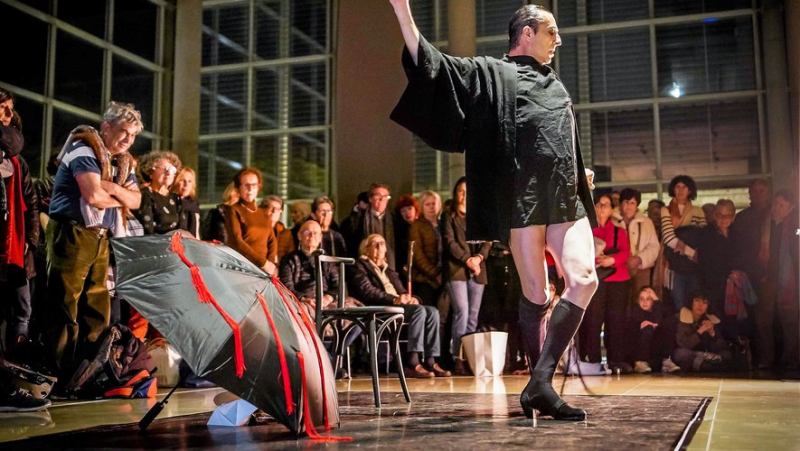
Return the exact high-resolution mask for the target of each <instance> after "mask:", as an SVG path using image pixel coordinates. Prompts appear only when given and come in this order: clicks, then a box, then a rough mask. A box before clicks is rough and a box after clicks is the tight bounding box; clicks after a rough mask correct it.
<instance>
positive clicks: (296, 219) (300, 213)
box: [289, 200, 311, 247]
mask: <svg viewBox="0 0 800 451" xmlns="http://www.w3.org/2000/svg"><path fill="white" fill-rule="evenodd" d="M289 211H290V212H291V216H292V224H293V225H292V238H294V246H295V247H298V245H299V244H300V241H299V240H300V237H298V236H297V232H298V231H299V230H300V226H301V225H303V223H304V222H306V221H308V220H309V219H311V204H309V203H308V202H306V201H302V200H300V201H297V202H295V203H293V204H292V205H290V206H289Z"/></svg>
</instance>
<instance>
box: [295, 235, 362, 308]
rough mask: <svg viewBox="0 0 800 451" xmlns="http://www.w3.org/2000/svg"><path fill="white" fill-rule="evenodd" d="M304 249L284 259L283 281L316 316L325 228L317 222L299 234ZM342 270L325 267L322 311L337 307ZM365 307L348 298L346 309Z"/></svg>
mask: <svg viewBox="0 0 800 451" xmlns="http://www.w3.org/2000/svg"><path fill="white" fill-rule="evenodd" d="M298 236H299V237H300V246H299V247H298V249H297V250H296V251H294V252H291V253H289V254H288V255H286V257H283V260H281V266H280V279H281V282H283V284H284V285H286V288H288V289H289V291H291V292H292V293H294V295H295V297H297V299H298V300H299V301H300V303H301V304H302V305H303V306H304V307H305V308H306V311H307V312H308V314H309V316H311V318H314V317H315V316H316V305H317V298H316V296H317V284H316V270H315V268H314V256H313V254H314V252H315V251H316V250H317V249H319V248H320V244H321V243H322V228H321V227H320V226H319V224H318V223H317V222H316V221H306V222H304V223H303V224H302V225H301V226H300V230H299V233H298ZM339 283H340V281H339V270H338V269H337V267H336V265H331V264H324V265H322V291H323V293H324V294H323V295H322V308H323V309H325V308H336V307H337V303H336V295H337V293H338V290H339ZM363 305H364V304H362V303H361V302H359V301H358V300H356V299H354V298H351V297H347V298H346V299H345V302H344V306H345V307H361V306H363Z"/></svg>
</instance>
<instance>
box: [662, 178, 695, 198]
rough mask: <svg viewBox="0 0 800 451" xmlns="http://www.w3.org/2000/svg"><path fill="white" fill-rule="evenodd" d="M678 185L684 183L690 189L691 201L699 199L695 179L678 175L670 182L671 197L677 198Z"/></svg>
mask: <svg viewBox="0 0 800 451" xmlns="http://www.w3.org/2000/svg"><path fill="white" fill-rule="evenodd" d="M678 183H683V184H684V185H686V186H687V187H688V188H689V191H690V192H689V200H695V199H697V184H696V183H695V182H694V179H693V178H691V177H689V176H688V175H676V176H675V177H674V178H673V179H672V181H671V182H669V189H668V190H667V192H668V193H669V197H675V185H677V184H678Z"/></svg>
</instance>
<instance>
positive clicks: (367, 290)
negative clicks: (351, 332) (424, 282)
mask: <svg viewBox="0 0 800 451" xmlns="http://www.w3.org/2000/svg"><path fill="white" fill-rule="evenodd" d="M359 254H360V255H361V257H360V258H359V259H358V261H356V265H355V275H354V277H353V286H352V288H353V294H355V295H356V296H357V297H358V298H359V299H361V300H362V301H364V303H365V304H367V305H386V306H397V307H401V308H402V309H403V310H404V314H405V322H406V324H407V325H408V342H407V344H406V350H407V352H408V357H407V358H406V361H405V364H406V368H405V370H404V371H405V375H406V376H407V377H421V378H426V377H434V376H438V377H449V376H450V375H451V373H450V372H449V371H445V370H443V369H442V368H441V367H440V366H439V365H438V364H437V363H436V360H435V359H436V357H439V352H440V348H439V346H440V343H439V311H438V310H437V309H436V307H433V306H429V305H420V302H419V298H416V297H414V296H411V295H410V294H408V292H407V291H406V289H405V288H404V287H403V283H402V282H401V281H400V277H399V276H398V275H397V272H396V271H395V270H393V269H392V268H389V266H388V264H387V263H386V240H385V239H384V238H383V237H382V236H380V235H378V234H377V233H373V234H372V235H370V236H368V237H367V238H366V239H365V240H364V241H363V242H362V243H361V246H360V249H359ZM423 353H424V355H425V360H424V361H425V364H424V365H423V364H422V363H421V358H420V357H421V354H423Z"/></svg>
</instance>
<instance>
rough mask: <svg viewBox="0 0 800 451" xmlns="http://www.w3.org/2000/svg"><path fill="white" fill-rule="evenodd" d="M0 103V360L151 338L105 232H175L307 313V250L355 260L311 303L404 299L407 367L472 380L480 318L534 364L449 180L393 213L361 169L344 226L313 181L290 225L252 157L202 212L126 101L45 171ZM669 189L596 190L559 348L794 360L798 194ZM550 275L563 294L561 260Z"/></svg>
mask: <svg viewBox="0 0 800 451" xmlns="http://www.w3.org/2000/svg"><path fill="white" fill-rule="evenodd" d="M0 107H3V108H0V122H1V124H0V132H2V135H0V138H1V139H0V147H1V148H2V152H3V153H2V164H1V165H0V172H1V173H2V177H3V183H1V184H0V188H2V191H0V195H2V196H1V197H0V200H2V202H0V234H2V240H0V258H2V261H0V293H2V307H3V308H2V318H0V319H2V321H4V322H5V334H4V336H3V337H2V338H3V350H4V355H5V357H4V358H5V359H7V360H14V359H20V360H21V359H22V357H21V356H20V354H21V351H19V350H20V349H31V348H30V347H29V346H27V347H26V346H23V345H24V344H25V343H26V342H30V341H33V342H41V343H42V347H41V349H42V360H41V361H42V362H43V365H42V366H41V367H40V368H43V369H46V371H47V372H49V373H51V374H52V375H55V376H57V377H59V380H60V381H63V380H68V379H69V378H70V376H71V374H72V372H74V371H75V367H76V364H77V362H79V361H80V359H81V358H83V357H84V353H85V352H87V349H89V348H90V347H91V346H90V345H91V344H92V343H94V342H95V341H97V339H98V337H99V336H100V334H101V333H102V332H103V331H104V330H105V329H106V328H108V327H109V326H110V325H111V324H114V323H117V322H122V323H123V324H128V325H129V326H131V328H132V329H133V330H134V331H135V335H136V336H137V337H139V338H140V339H142V340H148V339H152V338H153V337H154V336H156V335H157V331H154V330H148V327H147V323H146V319H144V318H142V317H141V315H139V314H138V313H137V312H136V311H135V310H134V309H132V308H130V307H129V306H127V305H125V303H124V300H121V299H118V298H117V297H116V296H115V295H114V291H113V275H114V262H113V252H111V251H110V246H109V238H110V237H120V236H134V235H143V234H144V235H148V234H172V233H176V231H178V233H182V234H184V235H185V236H187V237H194V238H198V239H203V240H209V241H217V242H220V243H224V244H226V245H228V246H229V247H231V248H232V249H234V250H236V251H237V252H239V253H240V254H241V255H242V256H243V257H244V258H246V259H247V260H249V261H251V262H252V263H253V264H255V265H256V266H258V267H259V268H261V269H262V270H263V271H264V272H266V273H268V274H270V275H275V276H277V277H279V278H280V279H281V281H282V282H283V283H284V284H285V285H286V286H287V287H288V288H289V289H290V290H291V291H292V292H293V293H294V294H295V295H296V296H297V297H298V299H300V300H301V302H302V303H303V304H305V305H306V306H307V310H308V313H309V314H311V315H313V314H314V307H315V302H316V283H315V282H316V280H315V277H316V271H315V268H314V262H313V257H312V254H313V253H314V252H315V251H316V250H317V249H320V248H321V249H323V250H324V252H325V254H327V255H334V256H349V257H352V258H355V259H356V261H357V264H356V265H355V266H354V267H350V268H349V269H348V271H350V272H351V273H352V274H346V276H347V277H342V275H340V274H338V271H337V268H336V267H335V266H333V265H327V264H326V265H325V267H324V268H323V272H322V274H323V276H324V278H325V279H324V280H323V281H322V287H323V290H324V295H323V297H322V299H323V302H324V304H325V305H324V306H323V308H329V307H335V306H336V296H337V293H338V287H339V284H346V287H347V292H348V298H347V300H346V302H345V304H346V305H348V306H359V305H397V306H401V307H402V308H403V309H404V311H405V316H406V323H407V325H408V327H407V335H408V338H407V349H406V351H407V356H406V358H405V359H404V360H403V364H404V366H405V374H406V375H407V376H410V377H424V378H427V377H446V376H450V375H451V374H457V375H465V374H469V371H470V370H469V367H468V365H466V362H465V360H463V359H462V358H461V355H462V354H461V349H460V348H461V340H462V337H463V336H464V335H466V334H469V333H474V332H479V331H488V330H500V331H505V332H508V333H509V343H508V352H507V357H506V360H507V362H506V371H507V372H508V373H512V372H514V373H517V374H519V373H523V374H524V373H526V372H527V371H528V365H527V363H526V359H525V353H524V347H525V346H524V343H521V342H520V338H519V337H520V335H519V331H518V327H519V326H518V312H517V300H518V299H519V298H520V296H521V289H520V282H519V279H518V276H517V272H516V269H515V268H514V263H513V259H512V258H511V255H510V250H509V247H508V245H507V243H488V242H484V243H473V242H467V241H466V239H465V227H466V215H468V214H470V212H468V211H467V209H466V205H467V203H466V196H467V195H468V193H467V192H466V183H465V180H464V179H463V178H462V179H460V180H459V181H458V182H457V183H456V184H455V186H454V187H453V191H452V197H451V199H449V200H448V201H447V202H445V204H446V206H445V205H443V202H442V198H441V197H440V195H439V194H438V193H436V192H433V191H424V192H422V193H421V194H420V195H419V197H415V196H414V195H412V194H411V193H404V194H402V195H400V196H398V198H397V200H396V201H395V203H394V205H393V208H390V201H391V200H392V193H391V187H389V186H387V185H385V184H381V183H373V184H372V185H370V186H369V187H368V189H367V190H366V191H364V192H362V193H361V194H359V196H358V198H357V199H356V200H355V203H354V204H353V207H352V208H351V209H350V210H349V211H347V210H346V209H345V210H344V211H339V215H338V217H339V218H340V219H342V220H341V222H337V221H336V217H337V209H336V203H335V202H334V200H333V199H332V198H331V197H328V196H326V195H325V194H322V193H321V195H320V196H319V197H316V198H315V199H312V200H311V202H306V201H297V202H294V203H292V204H291V205H289V212H290V218H291V224H284V223H282V222H281V219H282V218H283V217H284V209H285V204H284V201H283V199H281V198H280V197H279V196H277V195H274V194H272V193H262V192H261V189H262V186H263V183H262V175H261V172H260V171H259V170H258V169H255V168H250V167H246V168H244V169H242V170H240V171H239V172H238V173H237V174H236V176H235V177H234V178H233V180H231V181H230V182H231V184H230V186H229V187H228V188H227V189H226V190H225V193H224V195H223V198H222V199H221V201H222V202H221V203H220V204H219V205H217V206H216V207H214V208H211V209H210V210H208V211H207V212H205V213H202V212H201V210H200V206H199V203H198V201H197V198H196V188H197V179H196V176H195V171H194V170H193V169H192V168H189V167H185V166H183V165H182V162H181V160H180V158H179V157H178V156H177V155H176V154H174V153H172V152H169V151H152V152H150V153H147V154H145V155H142V156H141V157H140V158H138V160H137V159H135V158H133V157H132V156H131V154H130V153H129V152H128V149H129V148H130V146H131V145H132V144H133V142H134V140H135V139H136V136H137V135H138V134H139V133H140V132H141V130H142V128H143V124H142V121H141V117H140V115H139V112H138V111H136V110H135V109H134V107H133V105H130V104H120V103H115V102H112V103H111V104H110V105H109V107H108V110H107V111H106V112H105V114H104V116H103V122H102V124H101V125H100V128H99V129H94V128H92V127H89V126H78V127H77V128H76V129H75V130H73V132H72V134H71V135H70V137H69V139H68V140H67V142H66V143H65V144H64V146H63V149H62V150H61V152H60V153H58V154H57V155H54V158H53V159H52V160H51V161H50V162H49V164H48V169H47V173H48V176H47V177H45V178H44V179H42V180H35V179H33V178H32V177H31V174H30V173H29V171H28V166H27V164H26V162H25V159H24V158H23V157H22V155H20V151H21V149H22V148H23V147H24V146H23V142H24V140H23V139H22V122H21V119H20V118H19V116H18V114H17V113H16V112H14V111H13V96H12V95H11V94H10V93H8V92H7V91H4V90H2V89H0ZM77 125H79V124H76V126H77ZM365 187H366V186H365ZM668 195H669V200H668V202H666V203H664V202H662V201H660V200H658V199H652V200H650V201H649V202H648V203H647V204H646V205H642V194H641V193H640V192H639V191H637V190H636V189H635V188H625V189H623V190H622V191H620V192H613V193H612V192H609V193H605V192H602V191H601V190H600V189H598V190H596V192H595V193H594V201H595V202H596V204H595V205H594V208H595V209H596V211H597V217H598V220H599V224H598V226H597V227H596V228H595V229H594V231H593V233H594V237H595V243H596V250H595V251H596V265H597V269H598V277H599V278H600V284H599V287H598V290H597V292H596V294H595V295H594V298H593V300H592V302H591V303H590V304H589V308H588V310H587V312H586V316H585V318H584V320H583V324H582V326H581V328H580V331H579V333H578V335H577V337H576V343H575V348H576V349H571V350H570V352H571V353H572V354H574V355H576V356H577V358H578V359H579V360H580V361H582V362H588V363H590V364H593V365H597V366H598V367H603V366H604V365H607V370H610V371H617V372H619V373H627V372H636V373H647V372H651V371H653V370H654V368H655V369H656V370H657V369H659V368H660V369H661V370H662V371H663V372H675V371H681V370H682V371H687V372H688V371H708V370H716V371H719V370H749V369H756V368H757V369H769V368H775V367H781V368H791V369H796V368H797V366H798V362H799V360H800V355H799V353H800V351H799V350H798V340H799V338H800V332H798V299H797V274H798V252H797V251H798V243H797V240H798V236H797V234H796V230H797V227H798V224H797V212H796V208H797V196H796V195H795V194H794V193H792V192H791V191H788V190H785V189H781V190H777V191H776V192H775V194H774V195H773V194H772V193H771V187H770V185H769V183H768V182H767V181H765V180H754V181H753V182H752V183H751V184H750V187H749V196H750V206H748V207H747V208H745V209H743V210H741V211H739V212H737V211H736V206H735V205H734V203H733V202H732V201H731V200H728V199H719V200H718V201H717V202H716V203H714V204H711V203H709V204H706V205H703V206H702V207H701V206H700V205H695V204H693V201H695V200H696V199H697V197H698V190H697V185H696V183H695V181H694V180H693V178H692V177H690V176H688V175H678V176H676V177H675V178H674V179H672V181H671V183H670V184H669V188H668ZM262 196H263V197H262ZM259 201H260V202H259ZM345 205H348V204H345ZM289 212H287V213H289ZM290 225H291V228H290V227H289V226H290ZM550 261H552V260H550ZM548 273H549V276H550V278H551V283H552V284H551V286H552V287H553V288H552V289H553V290H556V291H558V287H560V286H563V281H562V280H560V279H559V271H558V268H556V267H555V266H554V265H553V266H550V268H549V271H548ZM355 344H358V342H356V343H355ZM603 350H605V356H604V354H603ZM356 355H358V354H357V353H356ZM26 357H28V358H29V357H30V356H26ZM356 360H357V359H356ZM751 365H752V366H751ZM339 374H340V375H341V373H339ZM597 374H605V373H604V372H603V371H602V370H601V371H599V372H598V373H597ZM0 383H3V381H2V380H0ZM57 391H58V390H55V391H54V394H57ZM26 402H27V403H32V402H35V401H33V400H31V399H30V396H27V395H26V394H24V393H21V392H20V391H19V390H16V391H14V392H9V390H4V391H3V393H2V394H0V404H7V405H15V403H16V404H20V405H23V404H25V403H26ZM38 402H42V401H41V400H39V401H38Z"/></svg>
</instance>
